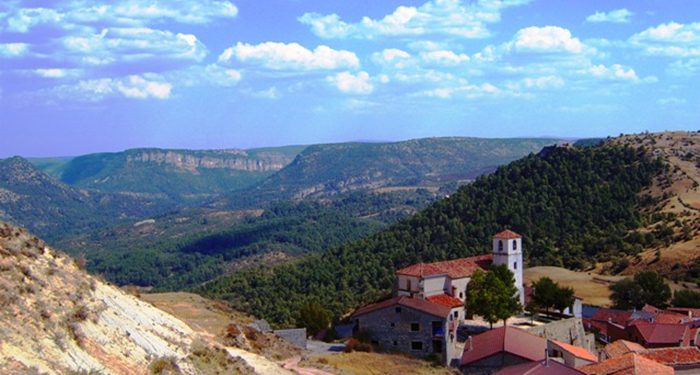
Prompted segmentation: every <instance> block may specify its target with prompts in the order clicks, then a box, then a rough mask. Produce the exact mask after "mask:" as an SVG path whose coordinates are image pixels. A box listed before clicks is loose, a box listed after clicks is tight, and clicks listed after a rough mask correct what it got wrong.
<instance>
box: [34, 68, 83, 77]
mask: <svg viewBox="0 0 700 375" xmlns="http://www.w3.org/2000/svg"><path fill="white" fill-rule="evenodd" d="M79 73H80V71H79V70H78V69H60V68H47V69H35V70H34V74H36V75H37V76H39V77H43V78H67V77H74V76H77V75H78V74H79Z"/></svg>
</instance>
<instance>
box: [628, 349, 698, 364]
mask: <svg viewBox="0 0 700 375" xmlns="http://www.w3.org/2000/svg"><path fill="white" fill-rule="evenodd" d="M641 354H642V355H643V356H644V357H646V358H649V359H651V360H652V361H656V362H659V363H663V364H664V365H667V366H671V367H674V366H681V367H684V366H686V367H695V366H700V349H698V348H697V347H686V348H661V349H649V350H647V351H645V352H644V353H641Z"/></svg>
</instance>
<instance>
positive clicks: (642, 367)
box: [578, 353, 675, 375]
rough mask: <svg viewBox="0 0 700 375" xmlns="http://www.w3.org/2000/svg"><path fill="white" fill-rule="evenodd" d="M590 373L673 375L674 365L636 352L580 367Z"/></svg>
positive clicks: (593, 374)
mask: <svg viewBox="0 0 700 375" xmlns="http://www.w3.org/2000/svg"><path fill="white" fill-rule="evenodd" d="M578 369H579V370H580V371H582V372H583V373H586V374H588V375H673V374H674V373H675V371H674V370H673V368H672V367H668V366H666V365H662V364H660V363H658V362H654V361H652V360H650V359H648V358H645V357H642V356H641V355H639V354H636V353H627V354H625V355H623V356H622V357H617V358H610V359H608V360H606V361H603V362H600V363H594V364H590V365H586V366H582V367H579V368H578Z"/></svg>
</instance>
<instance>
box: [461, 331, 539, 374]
mask: <svg viewBox="0 0 700 375" xmlns="http://www.w3.org/2000/svg"><path fill="white" fill-rule="evenodd" d="M546 348H547V340H545V339H543V338H541V337H539V336H536V335H533V334H531V333H529V332H526V331H523V330H520V329H518V328H513V327H509V326H507V327H500V328H494V329H492V330H489V331H486V332H484V333H481V334H478V335H476V336H473V337H472V343H471V348H470V344H469V341H468V340H467V343H466V344H465V346H464V353H462V363H461V364H462V366H467V365H469V364H470V363H474V362H476V361H479V360H481V359H484V358H488V357H490V356H492V355H494V354H497V353H500V352H508V353H510V354H513V355H516V356H518V357H521V358H525V359H528V360H530V361H540V360H543V359H544V350H545V349H546Z"/></svg>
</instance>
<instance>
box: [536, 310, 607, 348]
mask: <svg viewBox="0 0 700 375" xmlns="http://www.w3.org/2000/svg"><path fill="white" fill-rule="evenodd" d="M525 329H526V330H527V331H528V332H530V333H532V334H534V335H537V336H540V337H542V338H545V339H548V340H556V341H561V342H564V343H567V344H570V345H574V346H578V347H581V348H585V349H587V350H588V351H590V352H593V351H595V335H593V334H590V333H586V330H585V328H584V326H583V322H582V320H581V318H568V319H562V320H556V321H553V322H550V323H547V324H543V325H537V326H534V327H529V328H525Z"/></svg>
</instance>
